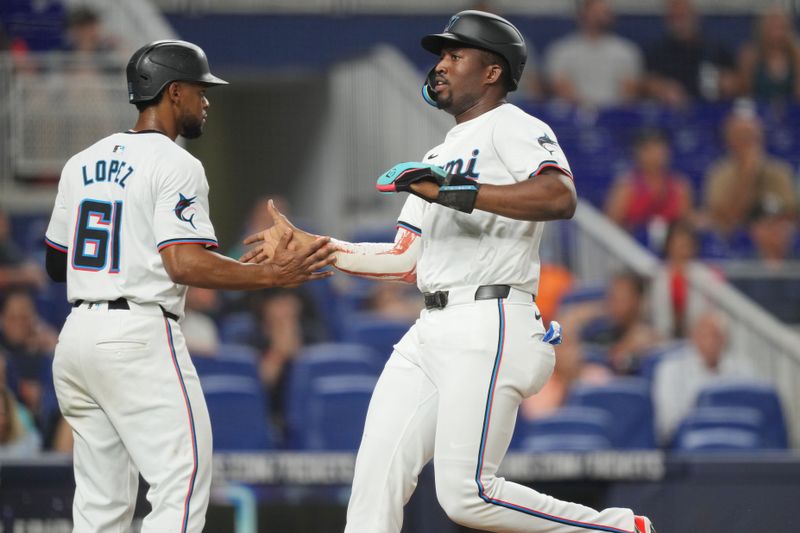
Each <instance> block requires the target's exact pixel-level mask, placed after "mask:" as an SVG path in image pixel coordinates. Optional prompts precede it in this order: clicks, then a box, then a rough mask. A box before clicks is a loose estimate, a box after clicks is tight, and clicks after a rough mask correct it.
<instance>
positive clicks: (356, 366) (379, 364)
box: [285, 343, 385, 448]
mask: <svg viewBox="0 0 800 533" xmlns="http://www.w3.org/2000/svg"><path fill="white" fill-rule="evenodd" d="M384 363H385V358H384V357H381V356H380V355H378V354H377V353H376V352H375V351H374V350H372V349H371V348H369V347H368V346H363V345H361V344H352V343H321V344H315V345H312V346H308V347H306V348H305V349H304V350H303V351H302V352H300V353H299V354H298V356H297V358H296V359H295V361H294V364H293V365H292V367H291V369H290V370H289V374H288V376H287V382H286V397H285V405H286V425H287V443H288V446H289V447H290V448H300V447H302V446H303V441H302V438H303V437H302V432H303V431H304V426H305V424H306V422H307V416H308V409H309V390H310V389H311V387H312V384H313V383H314V382H315V381H316V380H318V379H320V378H324V377H337V376H355V377H368V378H371V379H373V380H374V379H376V378H377V376H378V375H379V374H380V372H381V369H382V368H383V364H384Z"/></svg>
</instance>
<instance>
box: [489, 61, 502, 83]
mask: <svg viewBox="0 0 800 533" xmlns="http://www.w3.org/2000/svg"><path fill="white" fill-rule="evenodd" d="M502 76H503V67H501V66H500V65H497V64H494V65H489V66H488V67H486V78H485V81H486V84H487V85H492V84H494V83H498V82H499V81H500V78H501V77H502Z"/></svg>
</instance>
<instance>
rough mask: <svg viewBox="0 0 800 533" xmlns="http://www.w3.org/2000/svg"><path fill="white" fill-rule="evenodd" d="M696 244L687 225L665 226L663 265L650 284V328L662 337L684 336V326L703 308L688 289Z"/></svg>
mask: <svg viewBox="0 0 800 533" xmlns="http://www.w3.org/2000/svg"><path fill="white" fill-rule="evenodd" d="M698 245H699V242H698V235H697V231H696V230H695V228H694V226H693V225H692V224H691V223H690V222H688V221H686V220H678V221H675V222H673V223H672V224H671V225H670V226H669V229H668V231H667V239H666V244H665V246H664V250H665V253H664V263H663V266H662V267H661V269H660V270H659V272H658V273H657V274H656V275H655V277H654V278H653V285H652V286H653V290H652V306H651V309H652V316H653V325H654V326H655V328H656V331H658V333H659V335H660V336H661V337H662V338H665V339H668V338H683V337H685V336H686V335H687V333H688V332H687V329H688V324H689V323H691V322H694V320H693V319H694V318H696V317H697V316H699V315H700V313H702V311H703V309H704V308H705V299H704V298H703V297H702V295H701V294H699V293H698V292H697V291H692V290H690V286H689V273H690V272H691V270H692V269H693V268H695V261H696V260H697V250H698Z"/></svg>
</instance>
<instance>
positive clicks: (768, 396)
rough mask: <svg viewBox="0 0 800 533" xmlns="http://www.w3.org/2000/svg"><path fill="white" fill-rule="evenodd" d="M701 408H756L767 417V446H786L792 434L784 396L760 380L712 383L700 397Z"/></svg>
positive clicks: (762, 435)
mask: <svg viewBox="0 0 800 533" xmlns="http://www.w3.org/2000/svg"><path fill="white" fill-rule="evenodd" d="M697 406H698V407H735V408H752V409H755V410H757V411H758V412H760V413H761V415H762V416H763V417H764V428H763V430H762V433H761V439H762V441H763V442H762V443H763V445H764V447H766V448H778V449H786V448H787V447H788V436H787V431H786V419H785V418H784V416H783V409H782V408H781V402H780V398H779V397H778V394H777V392H776V391H775V389H774V388H773V387H772V386H771V385H769V384H766V383H763V382H759V381H740V380H726V381H723V382H717V383H714V384H712V385H708V386H707V387H705V388H704V389H703V390H702V391H700V394H699V395H698V398H697Z"/></svg>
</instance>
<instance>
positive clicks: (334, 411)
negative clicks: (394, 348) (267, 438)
mask: <svg viewBox="0 0 800 533" xmlns="http://www.w3.org/2000/svg"><path fill="white" fill-rule="evenodd" d="M376 381H377V377H375V376H367V375H361V376H356V375H350V376H325V377H318V378H316V379H314V380H313V381H312V383H311V387H310V388H309V390H308V391H307V394H308V402H307V412H306V416H305V417H304V418H303V420H302V421H301V422H300V423H299V424H298V425H296V426H294V427H293V428H292V429H293V433H294V434H295V435H296V439H297V441H296V442H297V444H298V446H297V448H299V449H302V450H335V451H355V450H357V449H358V445H359V443H360V442H361V434H362V433H363V430H364V420H365V418H366V416H367V407H368V406H369V400H370V397H371V396H372V391H373V389H374V388H375V383H376ZM296 422H297V421H296Z"/></svg>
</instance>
